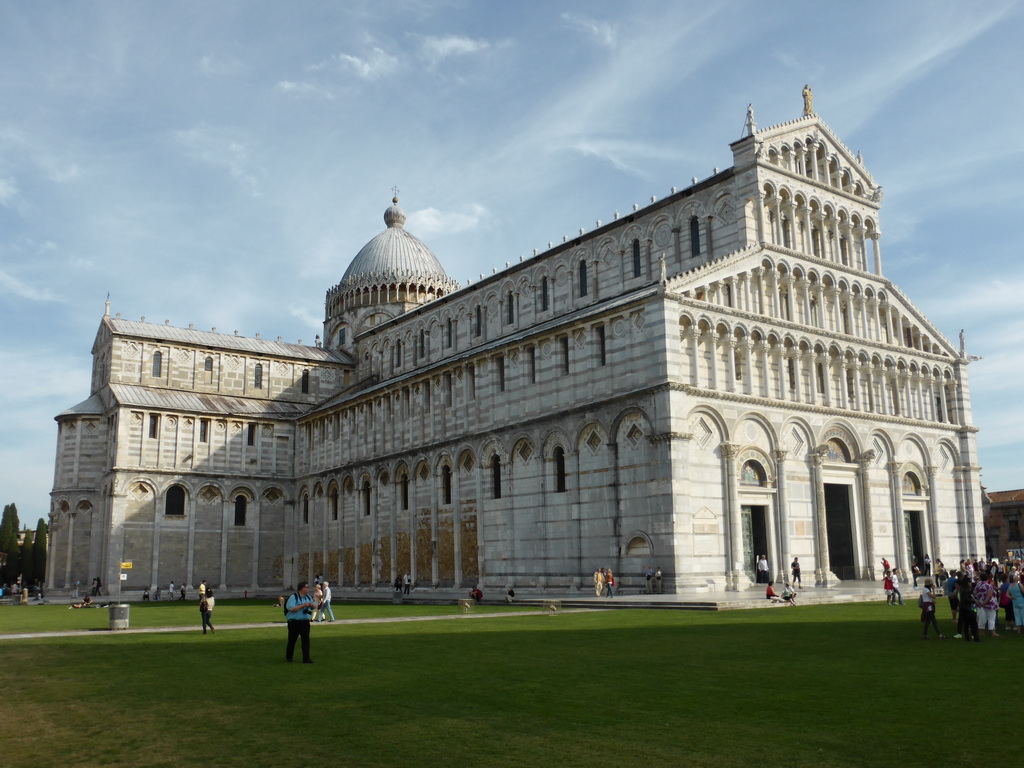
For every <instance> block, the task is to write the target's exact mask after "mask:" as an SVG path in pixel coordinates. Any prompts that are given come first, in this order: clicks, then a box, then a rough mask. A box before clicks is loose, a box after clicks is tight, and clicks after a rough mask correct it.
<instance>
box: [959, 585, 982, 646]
mask: <svg viewBox="0 0 1024 768" xmlns="http://www.w3.org/2000/svg"><path fill="white" fill-rule="evenodd" d="M957 590H958V593H959V595H960V614H959V615H960V620H959V623H958V624H957V628H956V630H957V631H956V634H955V635H953V637H956V638H960V637H962V638H963V639H964V640H965V641H966V640H972V639H973V640H974V642H976V643H977V642H980V640H979V638H978V614H977V611H976V606H975V604H974V590H973V589H971V577H970V576H968V575H967V574H966V573H965V574H964V575H963V576H961V577H960V583H959V585H958V587H957Z"/></svg>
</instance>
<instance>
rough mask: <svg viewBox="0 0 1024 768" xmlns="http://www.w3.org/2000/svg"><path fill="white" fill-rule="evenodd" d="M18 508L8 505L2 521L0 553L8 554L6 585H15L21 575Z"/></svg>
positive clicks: (4, 579)
mask: <svg viewBox="0 0 1024 768" xmlns="http://www.w3.org/2000/svg"><path fill="white" fill-rule="evenodd" d="M19 527H20V526H19V524H18V507H17V506H15V505H14V504H8V505H7V506H5V507H4V516H3V519H2V520H0V552H6V553H7V565H6V566H4V569H3V581H4V583H5V584H13V583H14V582H15V581H16V580H17V578H18V574H20V573H21V568H20V567H19V560H20V558H19V557H18V528H19Z"/></svg>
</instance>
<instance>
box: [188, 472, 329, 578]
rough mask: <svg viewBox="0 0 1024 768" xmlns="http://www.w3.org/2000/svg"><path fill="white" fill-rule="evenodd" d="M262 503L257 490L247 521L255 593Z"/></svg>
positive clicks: (258, 562) (258, 576)
mask: <svg viewBox="0 0 1024 768" xmlns="http://www.w3.org/2000/svg"><path fill="white" fill-rule="evenodd" d="M261 503H262V495H261V494H260V493H259V490H258V489H257V494H256V497H255V498H254V499H253V500H252V509H251V510H250V511H251V513H252V514H251V515H250V516H249V517H250V519H249V520H248V521H247V522H248V523H249V524H250V525H252V578H251V584H252V589H253V591H255V590H256V588H257V587H258V586H259V583H260V507H261ZM326 572H327V570H326V563H325V566H324V573H326ZM191 576H192V574H189V583H190V584H193V583H195V582H193V581H192V580H191ZM331 580H332V581H334V583H335V584H337V583H339V582H338V581H337V580H335V579H333V578H332V579H331Z"/></svg>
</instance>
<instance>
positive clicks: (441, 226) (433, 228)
mask: <svg viewBox="0 0 1024 768" xmlns="http://www.w3.org/2000/svg"><path fill="white" fill-rule="evenodd" d="M487 213H488V211H487V209H486V208H485V207H484V206H482V205H479V204H477V203H473V204H471V205H469V206H467V208H466V211H465V212H457V211H439V210H437V208H423V209H421V210H418V211H414V212H413V213H412V214H410V215H409V217H408V222H407V224H406V228H407V229H408V230H409V231H410V232H414V233H415V234H416V236H417V237H425V238H428V237H433V236H436V235H452V234H456V233H458V232H466V231H472V230H474V229H476V228H477V227H478V226H480V223H481V221H482V220H483V219H484V217H485V216H486V215H487Z"/></svg>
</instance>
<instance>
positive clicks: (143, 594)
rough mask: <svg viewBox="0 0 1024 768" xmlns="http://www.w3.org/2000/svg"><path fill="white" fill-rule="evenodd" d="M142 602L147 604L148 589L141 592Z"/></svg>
mask: <svg viewBox="0 0 1024 768" xmlns="http://www.w3.org/2000/svg"><path fill="white" fill-rule="evenodd" d="M142 602H144V603H148V602H149V590H148V589H144V590H142Z"/></svg>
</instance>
